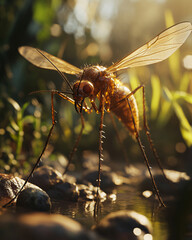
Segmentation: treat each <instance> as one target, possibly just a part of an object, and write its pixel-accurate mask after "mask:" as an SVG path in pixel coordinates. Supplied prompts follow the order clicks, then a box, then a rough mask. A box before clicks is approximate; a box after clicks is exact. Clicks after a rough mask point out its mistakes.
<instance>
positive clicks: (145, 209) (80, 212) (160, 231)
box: [52, 186, 168, 240]
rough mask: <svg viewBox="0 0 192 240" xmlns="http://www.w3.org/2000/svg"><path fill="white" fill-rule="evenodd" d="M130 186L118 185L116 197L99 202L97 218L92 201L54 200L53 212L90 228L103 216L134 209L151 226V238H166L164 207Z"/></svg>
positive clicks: (161, 239) (163, 239)
mask: <svg viewBox="0 0 192 240" xmlns="http://www.w3.org/2000/svg"><path fill="white" fill-rule="evenodd" d="M140 195H141V194H140V193H139V192H138V193H136V192H135V189H133V188H131V187H130V186H120V187H118V188H117V189H116V199H107V200H106V201H104V202H102V203H100V208H99V214H98V218H95V217H94V206H95V202H94V201H79V202H69V201H55V202H53V208H52V212H53V213H59V214H63V215H65V216H68V217H70V218H73V219H75V220H77V221H78V222H80V223H81V224H82V225H83V226H85V227H87V228H91V227H92V226H93V225H95V224H96V223H97V222H99V221H100V219H102V218H103V217H104V216H106V215H107V214H109V213H111V212H115V211H119V210H134V211H136V212H138V213H140V214H143V215H145V216H146V217H147V218H148V219H149V220H150V221H151V224H152V227H153V239H154V240H155V239H158V240H166V239H167V236H168V230H167V224H166V219H165V214H164V213H165V211H166V208H160V209H159V208H157V207H158V202H157V200H154V201H151V200H149V199H145V198H143V197H141V196H140Z"/></svg>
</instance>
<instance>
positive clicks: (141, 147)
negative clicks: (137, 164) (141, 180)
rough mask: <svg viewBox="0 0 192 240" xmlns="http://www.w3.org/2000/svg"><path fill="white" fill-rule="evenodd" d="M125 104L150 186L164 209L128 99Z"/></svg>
mask: <svg viewBox="0 0 192 240" xmlns="http://www.w3.org/2000/svg"><path fill="white" fill-rule="evenodd" d="M127 102H128V105H129V109H130V112H131V116H132V121H133V124H134V128H135V136H136V139H137V142H138V144H139V147H140V149H141V152H142V154H143V157H144V160H145V163H146V166H147V169H148V172H149V175H150V177H151V181H152V184H153V188H154V191H155V193H156V196H157V198H158V200H159V202H160V204H161V205H162V206H163V207H165V204H164V202H163V200H162V198H161V196H160V194H159V190H158V188H157V185H156V183H155V179H154V177H153V174H152V172H151V168H150V165H149V161H148V158H147V155H146V153H145V150H144V147H143V145H142V143H141V139H140V136H139V132H138V130H137V127H136V123H135V119H134V116H133V112H132V108H131V105H130V102H129V99H128V98H127Z"/></svg>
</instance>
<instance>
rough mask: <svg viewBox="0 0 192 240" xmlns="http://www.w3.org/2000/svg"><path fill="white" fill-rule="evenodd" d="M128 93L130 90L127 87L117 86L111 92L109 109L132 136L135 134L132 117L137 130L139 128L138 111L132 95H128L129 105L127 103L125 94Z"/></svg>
mask: <svg viewBox="0 0 192 240" xmlns="http://www.w3.org/2000/svg"><path fill="white" fill-rule="evenodd" d="M130 93H131V91H130V90H129V89H128V88H127V87H125V86H123V85H120V86H117V87H116V88H115V90H114V92H113V95H111V96H110V100H111V107H110V110H111V111H112V112H113V113H114V114H115V115H116V116H117V118H118V119H119V120H120V121H121V122H122V123H123V124H124V125H125V126H126V127H127V129H128V130H129V132H130V134H131V135H132V136H135V126H134V123H133V118H134V121H135V125H136V128H137V130H139V113H138V107H137V103H136V100H135V97H134V96H133V95H131V96H129V97H128V99H129V103H130V106H129V104H128V101H127V96H128V95H129V94H130ZM130 107H131V110H130ZM131 112H132V113H131Z"/></svg>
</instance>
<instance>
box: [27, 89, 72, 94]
mask: <svg viewBox="0 0 192 240" xmlns="http://www.w3.org/2000/svg"><path fill="white" fill-rule="evenodd" d="M42 92H60V91H58V90H37V91H33V92H30V93H29V95H32V94H36V93H42ZM60 93H63V94H71V95H72V94H73V93H72V92H67V91H62V92H60Z"/></svg>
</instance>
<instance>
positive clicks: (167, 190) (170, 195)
mask: <svg viewBox="0 0 192 240" xmlns="http://www.w3.org/2000/svg"><path fill="white" fill-rule="evenodd" d="M164 172H165V175H166V178H167V179H166V178H165V177H164V176H163V175H162V173H160V172H159V171H153V176H154V179H155V182H156V185H157V188H158V190H159V192H160V194H161V195H163V198H164V199H166V200H167V201H169V200H174V199H175V196H176V195H177V194H178V193H179V192H180V191H181V190H182V189H183V186H184V185H185V183H186V182H187V181H189V180H190V177H189V176H188V175H187V174H186V173H185V172H179V171H175V170H166V169H165V170H164ZM147 175H148V173H146V176H147ZM139 189H140V191H141V192H142V194H143V196H145V193H146V192H151V193H152V192H153V186H152V182H151V178H150V177H149V176H147V177H146V178H145V179H144V180H143V181H142V182H141V183H140V186H139ZM151 195H152V194H151ZM151 195H150V196H151ZM145 197H146V196H145Z"/></svg>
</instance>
